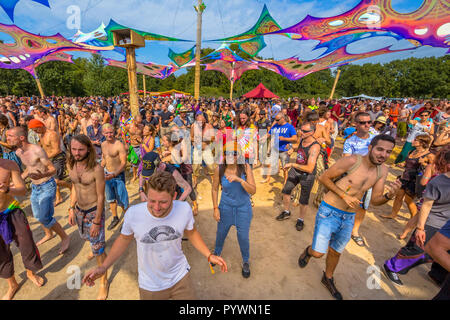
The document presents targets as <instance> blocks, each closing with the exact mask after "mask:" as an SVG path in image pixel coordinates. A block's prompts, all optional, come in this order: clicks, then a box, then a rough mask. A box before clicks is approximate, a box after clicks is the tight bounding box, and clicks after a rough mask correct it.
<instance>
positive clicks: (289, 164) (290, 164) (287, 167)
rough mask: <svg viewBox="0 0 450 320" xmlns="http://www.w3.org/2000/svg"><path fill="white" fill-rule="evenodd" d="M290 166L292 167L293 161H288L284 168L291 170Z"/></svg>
mask: <svg viewBox="0 0 450 320" xmlns="http://www.w3.org/2000/svg"><path fill="white" fill-rule="evenodd" d="M290 168H292V163H286V164H285V165H284V167H283V170H289V169H290Z"/></svg>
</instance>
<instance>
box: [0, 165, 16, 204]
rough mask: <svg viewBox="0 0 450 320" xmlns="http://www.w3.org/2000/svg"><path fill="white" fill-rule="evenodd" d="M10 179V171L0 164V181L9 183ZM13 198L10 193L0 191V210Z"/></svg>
mask: <svg viewBox="0 0 450 320" xmlns="http://www.w3.org/2000/svg"><path fill="white" fill-rule="evenodd" d="M10 181H11V171H10V170H8V167H5V166H0V183H2V184H4V185H9V184H10ZM13 200H14V198H13V197H11V196H10V195H8V194H6V193H3V192H0V212H2V211H4V210H6V209H7V208H8V206H9V204H10V203H11V202H12V201H13Z"/></svg>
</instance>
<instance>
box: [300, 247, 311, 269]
mask: <svg viewBox="0 0 450 320" xmlns="http://www.w3.org/2000/svg"><path fill="white" fill-rule="evenodd" d="M310 247H311V246H307V247H306V249H305V251H303V253H302V254H301V256H300V258H298V265H299V267H300V268H304V267H306V265H307V264H308V262H309V259H310V258H311V257H312V256H311V255H310V254H309V253H308V249H309V248H310Z"/></svg>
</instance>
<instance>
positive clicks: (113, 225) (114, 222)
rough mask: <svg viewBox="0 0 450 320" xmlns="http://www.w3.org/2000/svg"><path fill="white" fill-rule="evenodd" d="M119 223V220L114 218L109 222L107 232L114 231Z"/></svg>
mask: <svg viewBox="0 0 450 320" xmlns="http://www.w3.org/2000/svg"><path fill="white" fill-rule="evenodd" d="M119 222H120V219H119V218H117V217H114V218H113V219H112V221H111V224H110V225H109V227H108V230H112V229H114V228H115V227H116V226H117V225H118V224H119Z"/></svg>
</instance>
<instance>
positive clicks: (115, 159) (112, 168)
mask: <svg viewBox="0 0 450 320" xmlns="http://www.w3.org/2000/svg"><path fill="white" fill-rule="evenodd" d="M124 149H125V146H124V145H123V143H122V142H120V141H119V140H115V141H114V142H113V143H111V142H108V141H105V142H103V143H102V154H103V157H104V159H105V168H106V170H107V171H108V172H116V171H117V170H118V169H119V168H120V167H121V165H122V164H121V160H120V152H121V151H123V150H124Z"/></svg>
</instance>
